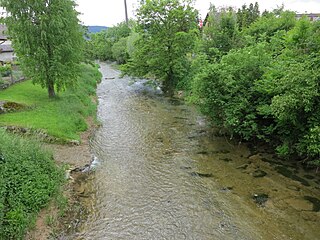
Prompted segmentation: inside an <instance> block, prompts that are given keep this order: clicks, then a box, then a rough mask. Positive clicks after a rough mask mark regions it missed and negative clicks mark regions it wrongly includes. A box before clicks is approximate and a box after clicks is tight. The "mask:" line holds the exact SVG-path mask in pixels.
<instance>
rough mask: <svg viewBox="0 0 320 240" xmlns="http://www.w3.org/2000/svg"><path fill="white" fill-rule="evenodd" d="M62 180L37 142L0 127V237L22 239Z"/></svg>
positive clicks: (58, 169)
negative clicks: (7, 131) (12, 133)
mask: <svg viewBox="0 0 320 240" xmlns="http://www.w3.org/2000/svg"><path fill="white" fill-rule="evenodd" d="M63 182H64V172H63V170H62V169H60V168H58V167H57V166H56V165H55V162H54V160H53V157H52V153H50V152H47V151H44V150H43V149H42V148H41V145H40V144H39V142H37V141H35V140H32V139H30V138H28V139H23V138H21V137H18V136H14V135H11V134H7V133H6V132H5V131H4V130H3V129H0V239H9V240H10V239H23V238H24V235H25V233H26V231H27V229H28V228H30V227H32V226H33V225H34V223H35V219H36V216H37V214H38V212H39V211H40V209H42V208H44V207H46V206H47V204H48V202H49V201H50V199H51V198H52V197H53V196H58V195H59V194H60V186H61V185H62V184H63Z"/></svg>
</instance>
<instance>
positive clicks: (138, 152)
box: [66, 63, 320, 240]
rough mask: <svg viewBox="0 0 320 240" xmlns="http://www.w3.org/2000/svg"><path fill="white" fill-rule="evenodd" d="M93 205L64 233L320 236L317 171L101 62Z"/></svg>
mask: <svg viewBox="0 0 320 240" xmlns="http://www.w3.org/2000/svg"><path fill="white" fill-rule="evenodd" d="M101 71H102V73H103V81H102V83H101V84H100V85H99V87H98V90H97V94H98V99H99V107H98V118H99V121H100V122H101V125H102V126H101V127H100V128H99V129H98V130H97V132H96V134H95V137H94V139H93V140H92V144H91V145H92V152H93V153H94V155H95V156H96V159H97V164H96V167H95V171H94V172H93V173H91V175H90V176H91V177H90V178H89V179H88V180H87V182H86V183H85V188H86V192H88V193H90V194H88V195H86V196H85V197H84V199H83V201H84V202H85V204H86V206H87V208H88V215H87V216H85V217H84V218H83V219H82V220H81V221H80V224H78V225H77V227H76V229H75V230H74V231H70V232H69V233H68V234H69V235H68V236H66V239H85V240H87V239H88V240H89V239H94V240H98V239H139V240H142V239H157V240H158V239H159V240H161V239H178V240H180V239H196V240H202V239H203V240H206V239H210V240H211V239H213V240H215V239H223V240H228V239H230V240H231V239H232V240H235V239H248V240H258V239H267V240H269V239H279V240H280V239H281V240H287V239H293V240H295V239H297V240H298V239H299V240H301V239H310V240H315V239H320V231H319V220H320V212H319V211H320V209H319V206H320V201H319V196H320V190H319V184H320V181H319V177H318V176H317V175H316V174H314V171H311V173H310V172H306V171H305V170H303V169H301V168H300V167H299V166H296V165H295V164H294V163H288V164H287V163H280V162H275V156H274V155H273V154H271V153H267V152H262V153H257V152H255V153H253V152H252V150H251V151H250V150H249V149H248V147H247V146H246V145H245V144H238V143H237V144H235V143H234V142H232V141H231V140H230V139H228V138H226V137H224V136H220V135H219V134H218V131H216V134H214V132H212V131H211V128H210V126H209V124H208V123H207V122H206V120H205V118H204V117H203V116H201V115H200V114H199V113H197V111H196V110H195V109H194V108H193V107H191V106H187V105H185V104H183V103H182V102H180V101H179V100H172V99H171V100H170V99H168V98H165V97H162V96H159V95H157V94H156V93H157V91H156V90H153V89H152V87H150V86H144V84H143V81H136V82H134V81H132V80H131V79H130V78H127V77H124V78H120V77H119V74H120V72H119V71H118V70H115V69H114V68H112V67H111V65H108V64H105V63H102V64H101Z"/></svg>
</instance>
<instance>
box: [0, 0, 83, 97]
mask: <svg viewBox="0 0 320 240" xmlns="http://www.w3.org/2000/svg"><path fill="white" fill-rule="evenodd" d="M0 6H1V7H4V8H5V9H6V11H7V12H8V13H9V16H8V17H7V18H6V19H5V22H6V24H7V25H8V29H9V34H10V36H11V38H12V43H13V47H14V49H15V52H16V54H17V56H18V57H19V61H20V62H21V66H22V68H23V70H24V74H25V75H26V76H27V77H30V78H31V79H32V80H33V82H34V83H37V84H40V85H41V86H42V87H43V88H47V90H48V94H49V97H54V96H55V94H56V93H55V90H57V91H60V90H63V89H65V88H66V87H68V86H73V85H75V83H76V80H77V78H78V73H79V71H78V70H79V69H78V68H79V63H80V61H81V60H82V48H83V43H84V39H83V30H82V28H81V27H80V24H79V20H78V13H77V12H76V11H75V2H74V1H73V0H24V1H21V0H0Z"/></svg>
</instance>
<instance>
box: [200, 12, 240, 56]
mask: <svg viewBox="0 0 320 240" xmlns="http://www.w3.org/2000/svg"><path fill="white" fill-rule="evenodd" d="M239 40H240V39H239V30H238V25H237V18H236V13H235V12H234V10H233V9H232V8H221V9H219V10H217V9H216V8H215V7H214V6H211V8H210V12H209V14H208V19H207V24H206V26H205V27H204V28H203V45H204V51H205V53H206V54H207V55H208V57H209V59H212V60H214V59H220V58H221V56H222V55H224V54H226V53H227V52H229V51H230V50H231V49H233V48H235V47H237V45H238V44H239Z"/></svg>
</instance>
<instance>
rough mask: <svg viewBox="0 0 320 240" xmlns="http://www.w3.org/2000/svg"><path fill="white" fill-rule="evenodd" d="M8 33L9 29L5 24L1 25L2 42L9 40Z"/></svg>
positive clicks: (0, 36) (0, 35)
mask: <svg viewBox="0 0 320 240" xmlns="http://www.w3.org/2000/svg"><path fill="white" fill-rule="evenodd" d="M7 31H8V28H7V26H6V25H4V24H0V40H7V39H8V36H7V34H6V32H7Z"/></svg>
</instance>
